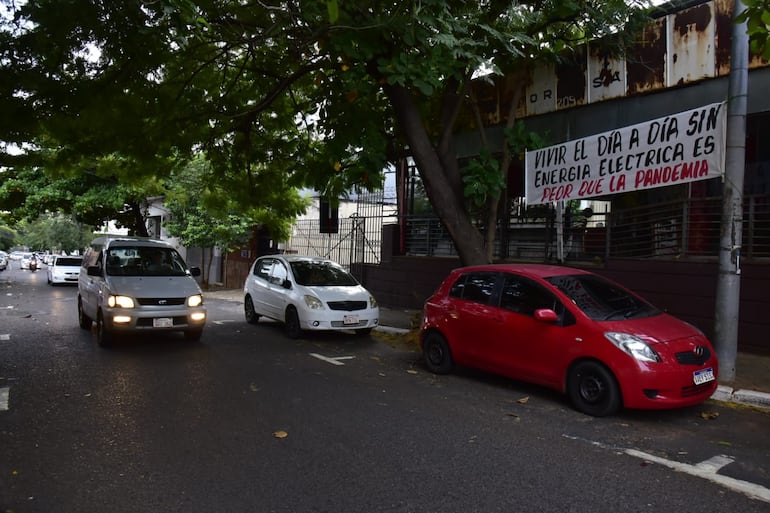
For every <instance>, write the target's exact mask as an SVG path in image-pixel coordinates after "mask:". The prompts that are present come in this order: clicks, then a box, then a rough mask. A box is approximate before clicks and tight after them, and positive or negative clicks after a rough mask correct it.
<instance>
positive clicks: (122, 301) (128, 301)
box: [107, 295, 134, 308]
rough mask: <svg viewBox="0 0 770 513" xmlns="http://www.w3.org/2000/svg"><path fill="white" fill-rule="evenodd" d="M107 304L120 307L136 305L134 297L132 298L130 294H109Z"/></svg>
mask: <svg viewBox="0 0 770 513" xmlns="http://www.w3.org/2000/svg"><path fill="white" fill-rule="evenodd" d="M107 304H108V305H109V306H110V307H111V308H115V307H116V306H117V307H120V308H133V307H134V299H133V298H130V297H128V296H112V295H111V296H109V297H107Z"/></svg>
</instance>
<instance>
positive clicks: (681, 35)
mask: <svg viewBox="0 0 770 513" xmlns="http://www.w3.org/2000/svg"><path fill="white" fill-rule="evenodd" d="M712 8H713V4H712V3H711V2H709V3H705V4H700V5H697V6H695V7H691V8H689V9H684V10H682V11H679V12H677V13H675V14H670V15H668V16H667V17H666V18H667V19H668V38H669V44H670V48H671V52H670V53H669V55H668V69H669V75H668V86H669V87H672V86H677V85H683V84H687V83H689V82H694V81H696V80H701V79H703V78H710V77H713V76H714V62H715V55H714V30H715V23H714V21H715V18H714V14H713V12H712Z"/></svg>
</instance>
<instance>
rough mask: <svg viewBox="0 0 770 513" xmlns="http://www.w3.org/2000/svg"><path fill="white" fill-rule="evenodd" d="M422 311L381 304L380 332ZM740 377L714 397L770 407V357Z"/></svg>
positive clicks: (748, 365) (748, 357) (754, 360)
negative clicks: (388, 306)
mask: <svg viewBox="0 0 770 513" xmlns="http://www.w3.org/2000/svg"><path fill="white" fill-rule="evenodd" d="M203 295H204V297H205V298H212V299H224V300H226V301H235V302H241V303H242V302H243V291H242V290H241V289H223V290H210V291H205V292H204V293H203ZM419 323H420V312H419V311H417V310H399V309H397V308H387V307H382V306H381V307H380V326H379V327H378V328H375V329H376V330H377V331H382V332H385V333H394V334H403V333H408V332H409V331H411V330H413V329H417V328H419ZM735 373H736V380H735V383H733V385H732V386H727V385H719V387H718V388H717V391H716V392H715V393H714V395H713V396H712V397H711V398H712V399H714V400H717V401H722V402H729V403H734V404H743V405H748V406H757V407H760V408H768V409H770V357H768V356H760V355H753V354H746V353H739V354H738V358H737V361H736V372H735Z"/></svg>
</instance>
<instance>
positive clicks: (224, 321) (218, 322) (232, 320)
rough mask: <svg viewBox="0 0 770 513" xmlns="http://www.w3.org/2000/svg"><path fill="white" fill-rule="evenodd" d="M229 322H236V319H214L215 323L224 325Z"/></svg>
mask: <svg viewBox="0 0 770 513" xmlns="http://www.w3.org/2000/svg"><path fill="white" fill-rule="evenodd" d="M228 322H236V321H235V319H223V320H221V321H213V324H218V325H220V326H221V325H223V324H227V323H228Z"/></svg>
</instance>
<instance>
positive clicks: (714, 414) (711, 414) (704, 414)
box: [700, 411, 719, 420]
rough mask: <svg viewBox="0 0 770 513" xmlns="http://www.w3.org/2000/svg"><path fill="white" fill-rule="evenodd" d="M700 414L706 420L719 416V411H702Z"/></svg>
mask: <svg viewBox="0 0 770 513" xmlns="http://www.w3.org/2000/svg"><path fill="white" fill-rule="evenodd" d="M700 416H701V418H702V419H704V420H714V419H716V418H717V417H719V412H716V411H702V412H700Z"/></svg>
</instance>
